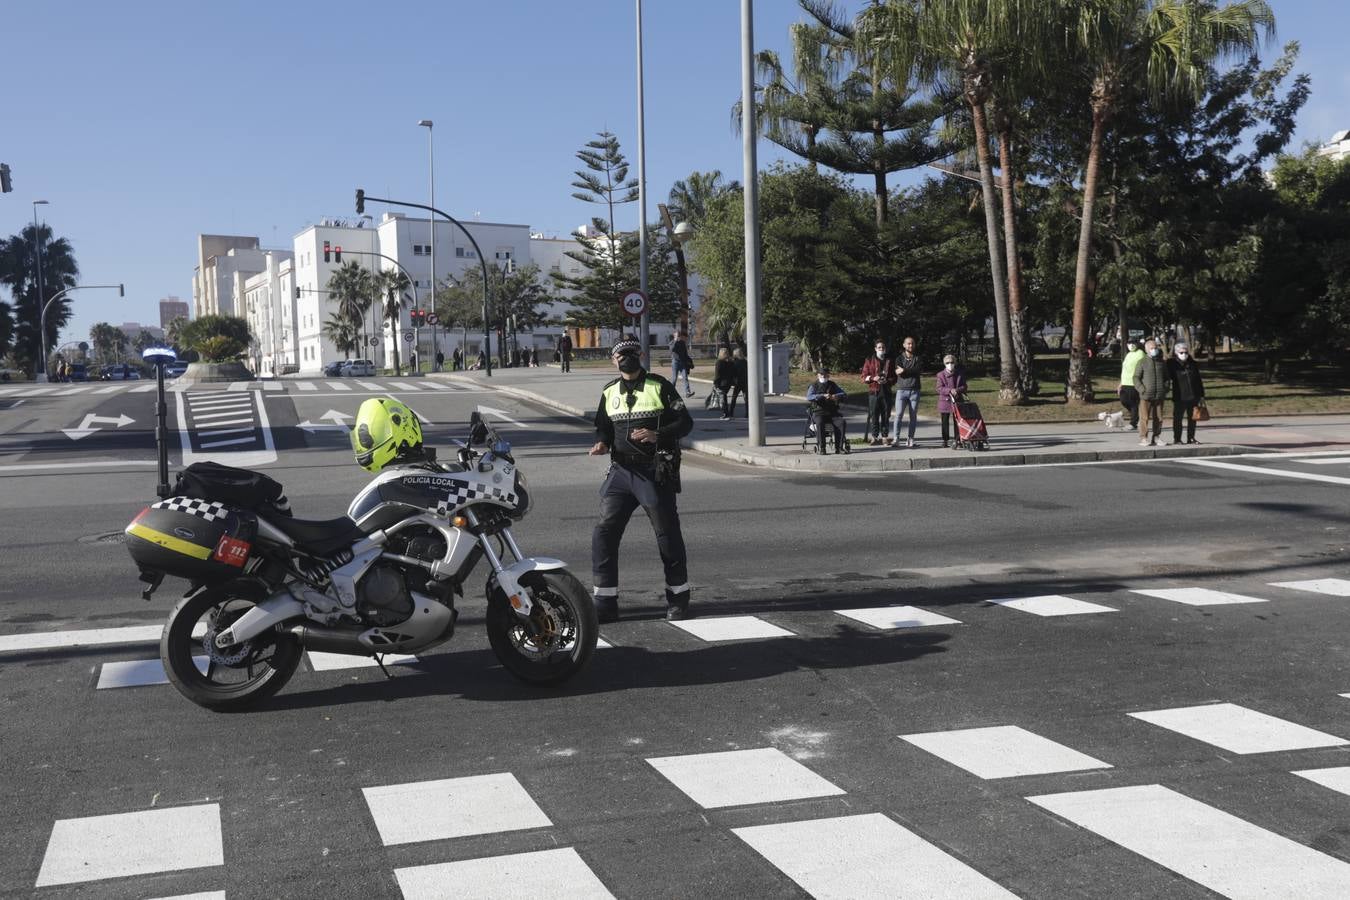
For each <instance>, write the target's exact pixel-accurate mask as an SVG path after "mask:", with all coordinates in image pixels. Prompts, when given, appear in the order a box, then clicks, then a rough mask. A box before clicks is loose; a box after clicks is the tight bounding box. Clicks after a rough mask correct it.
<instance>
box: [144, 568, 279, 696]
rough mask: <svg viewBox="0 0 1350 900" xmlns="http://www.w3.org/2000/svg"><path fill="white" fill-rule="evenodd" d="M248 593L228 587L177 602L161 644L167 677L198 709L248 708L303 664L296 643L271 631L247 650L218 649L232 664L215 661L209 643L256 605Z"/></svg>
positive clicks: (242, 647) (249, 643)
mask: <svg viewBox="0 0 1350 900" xmlns="http://www.w3.org/2000/svg"><path fill="white" fill-rule="evenodd" d="M248 593H249V592H248V591H241V590H234V589H231V588H230V586H228V585H225V586H221V587H214V588H207V589H206V590H202V591H198V592H197V593H195V594H191V595H189V596H187V597H184V598H183V599H182V600H180V601H178V605H176V606H175V607H174V608H173V611H172V612H171V613H169V620H168V621H167V622H166V623H165V624H164V633H163V634H162V635H161V636H160V640H159V657H160V660H161V661H162V662H163V663H164V672H165V674H166V675H168V676H169V681H170V683H172V684H173V686H174V687H175V688H177V689H178V692H179V693H180V694H182V695H183V696H184V697H187V698H188V699H189V700H191V701H192V702H193V703H196V704H197V705H198V706H202V707H205V708H206V709H210V710H215V711H216V712H233V711H237V710H242V709H246V708H248V707H250V706H252V705H254V704H256V703H259V702H261V701H262V700H265V699H267V698H268V697H271V696H272V695H273V694H275V693H276V692H277V691H279V690H281V689H282V687H284V686H285V684H286V682H288V681H290V680H291V676H292V675H294V674H295V670H296V667H297V666H298V665H299V664H300V654H301V647H300V644H299V643H298V642H297V641H295V640H293V639H291V638H290V637H283V636H277V635H275V633H267V632H265V633H264V634H261V635H259V636H258V637H255V638H253V639H251V640H250V641H247V642H245V643H244V644H243V645H239V644H236V645H234V646H232V647H227V648H225V649H224V650H223V651H222V650H216V651H215V654H214V655H215V656H217V657H225V656H228V657H231V659H230V660H229V661H228V663H227V662H224V661H220V660H218V659H212V655H213V654H212V650H211V648H210V647H209V646H208V643H207V642H208V640H209V639H210V637H211V636H213V635H215V634H216V633H218V632H220V631H223V630H224V629H225V628H227V627H229V625H230V623H232V622H234V621H235V620H237V619H238V618H239V617H240V616H241V615H243V614H244V613H245V612H247V611H248V610H249V609H251V608H252V607H253V606H254V600H253V598H251V597H249V596H248ZM199 623H200V624H201V625H202V626H204V628H205V631H204V633H202V632H201V629H199V628H198V624H199ZM194 630H197V631H198V632H199V633H198V635H197V636H194V635H193V632H194ZM235 657H238V659H237V660H236V659H235ZM199 662H200V663H201V666H202V667H201V668H199V665H198V664H199ZM203 669H204V671H203Z"/></svg>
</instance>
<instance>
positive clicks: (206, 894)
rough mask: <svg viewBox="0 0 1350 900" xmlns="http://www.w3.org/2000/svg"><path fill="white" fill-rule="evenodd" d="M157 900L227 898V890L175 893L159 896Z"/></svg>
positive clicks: (221, 899)
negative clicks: (169, 895)
mask: <svg viewBox="0 0 1350 900" xmlns="http://www.w3.org/2000/svg"><path fill="white" fill-rule="evenodd" d="M155 900H225V892H224V891H201V892H199V893H196V894H175V895H174V896H172V897H157V898H155Z"/></svg>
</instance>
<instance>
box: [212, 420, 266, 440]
mask: <svg viewBox="0 0 1350 900" xmlns="http://www.w3.org/2000/svg"><path fill="white" fill-rule="evenodd" d="M242 421H244V422H252V421H253V420H252V419H244V420H242ZM212 424H214V425H234V424H236V423H234V422H213V423H212ZM256 430H257V429H256V428H222V429H220V430H219V431H199V432H197V437H199V438H204V437H220V436H221V435H222V434H243V433H244V432H247V431H256Z"/></svg>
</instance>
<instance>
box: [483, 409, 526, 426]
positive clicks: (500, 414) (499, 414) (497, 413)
mask: <svg viewBox="0 0 1350 900" xmlns="http://www.w3.org/2000/svg"><path fill="white" fill-rule="evenodd" d="M478 411H479V412H480V413H484V414H486V415H490V416H496V417H497V418H499V419H505V420H506V421H508V422H510V423H511V424H512V425H515V426H517V427H519V428H529V427H530V426H528V425H526V424H525V423H524V422H517V421H516V420H515V419H513V418H511V417H510V416H508V415H507V414H506V412H505V411H504V410H500V409H494V408H493V407H491V406H482V405H479V407H478Z"/></svg>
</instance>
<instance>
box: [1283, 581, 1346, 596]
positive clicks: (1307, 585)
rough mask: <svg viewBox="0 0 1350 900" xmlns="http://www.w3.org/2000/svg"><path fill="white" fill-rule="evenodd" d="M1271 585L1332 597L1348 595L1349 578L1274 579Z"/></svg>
mask: <svg viewBox="0 0 1350 900" xmlns="http://www.w3.org/2000/svg"><path fill="white" fill-rule="evenodd" d="M1270 586H1271V587H1278V588H1288V589H1289V590H1291V591H1306V592H1308V593H1311V594H1327V595H1329V596H1332V597H1350V580H1346V579H1344V578H1318V579H1314V580H1312V581H1274V582H1271V585H1270Z"/></svg>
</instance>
